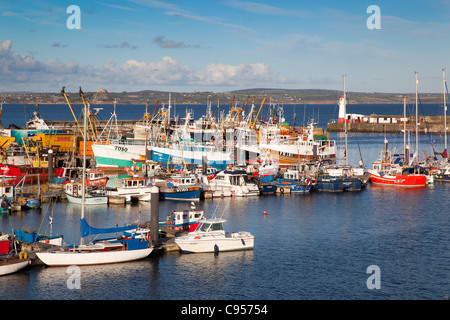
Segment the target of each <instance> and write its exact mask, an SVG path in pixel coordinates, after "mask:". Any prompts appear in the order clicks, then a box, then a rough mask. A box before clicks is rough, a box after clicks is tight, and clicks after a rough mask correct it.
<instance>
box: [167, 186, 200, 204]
mask: <svg viewBox="0 0 450 320" xmlns="http://www.w3.org/2000/svg"><path fill="white" fill-rule="evenodd" d="M200 194H201V188H200V187H190V188H176V187H175V188H171V189H168V190H167V189H165V190H161V189H160V192H159V198H160V199H161V200H179V201H200Z"/></svg>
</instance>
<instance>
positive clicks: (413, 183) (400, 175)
mask: <svg viewBox="0 0 450 320" xmlns="http://www.w3.org/2000/svg"><path fill="white" fill-rule="evenodd" d="M398 169H400V168H391V169H390V170H376V169H371V170H367V173H368V174H369V175H370V180H371V181H372V183H374V184H378V185H384V186H395V187H425V186H426V185H427V176H426V175H424V174H418V173H409V172H408V169H403V170H400V171H398Z"/></svg>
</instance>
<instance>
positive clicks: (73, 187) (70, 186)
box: [64, 182, 108, 205]
mask: <svg viewBox="0 0 450 320" xmlns="http://www.w3.org/2000/svg"><path fill="white" fill-rule="evenodd" d="M64 191H65V193H66V198H67V201H69V202H70V203H75V204H81V203H82V201H83V196H82V193H83V185H82V183H80V182H69V183H66V184H65V190H64ZM85 193H86V194H85V196H84V204H85V205H102V204H108V197H107V196H105V195H101V194H95V193H91V192H88V191H85Z"/></svg>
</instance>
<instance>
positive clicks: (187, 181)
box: [167, 176, 198, 187]
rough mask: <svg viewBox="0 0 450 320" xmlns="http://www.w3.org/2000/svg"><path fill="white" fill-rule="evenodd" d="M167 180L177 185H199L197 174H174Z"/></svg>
mask: <svg viewBox="0 0 450 320" xmlns="http://www.w3.org/2000/svg"><path fill="white" fill-rule="evenodd" d="M167 181H169V182H171V183H172V184H173V185H174V186H176V187H194V186H196V185H197V182H198V179H197V178H196V177H195V176H172V177H171V178H170V179H168V180H167Z"/></svg>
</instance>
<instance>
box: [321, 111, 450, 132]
mask: <svg viewBox="0 0 450 320" xmlns="http://www.w3.org/2000/svg"><path fill="white" fill-rule="evenodd" d="M446 121H447V123H450V116H447V119H446ZM415 122H416V117H415V116H407V117H406V131H407V132H410V133H415V132H416V125H415ZM418 123H419V125H418V133H419V134H427V133H433V134H443V133H444V132H445V131H444V127H445V126H444V116H426V117H425V116H419V117H418ZM344 130H345V123H344V122H337V121H334V122H330V123H328V124H327V131H329V132H343V131H344ZM403 130H404V122H403V116H393V115H386V116H381V115H371V116H364V117H360V118H356V119H353V118H352V119H351V120H349V121H348V122H347V132H366V133H402V132H403Z"/></svg>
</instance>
